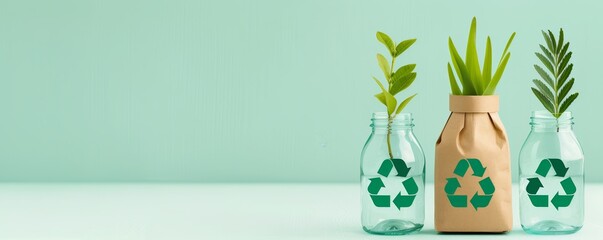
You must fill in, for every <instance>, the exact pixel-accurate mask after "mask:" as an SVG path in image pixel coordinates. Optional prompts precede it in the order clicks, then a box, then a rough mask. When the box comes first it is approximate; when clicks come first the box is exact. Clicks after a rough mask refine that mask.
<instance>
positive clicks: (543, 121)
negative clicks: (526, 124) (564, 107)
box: [530, 110, 574, 132]
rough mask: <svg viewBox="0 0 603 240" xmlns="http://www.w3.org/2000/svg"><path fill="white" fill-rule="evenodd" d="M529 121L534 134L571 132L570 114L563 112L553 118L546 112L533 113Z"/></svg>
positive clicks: (571, 120)
mask: <svg viewBox="0 0 603 240" xmlns="http://www.w3.org/2000/svg"><path fill="white" fill-rule="evenodd" d="M530 120H531V121H530V125H532V131H534V132H567V131H572V129H573V125H574V121H573V120H574V118H573V117H572V113H571V112H564V113H563V114H561V116H559V118H555V117H554V116H553V115H552V114H551V113H550V112H548V111H544V110H543V111H534V112H532V117H530Z"/></svg>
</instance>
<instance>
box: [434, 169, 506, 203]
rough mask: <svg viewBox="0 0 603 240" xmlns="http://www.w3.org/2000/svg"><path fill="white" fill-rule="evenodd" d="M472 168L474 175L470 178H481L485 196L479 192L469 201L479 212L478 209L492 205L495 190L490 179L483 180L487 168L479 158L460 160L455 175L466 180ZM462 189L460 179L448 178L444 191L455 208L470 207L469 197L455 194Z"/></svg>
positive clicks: (480, 183) (480, 184) (480, 182)
mask: <svg viewBox="0 0 603 240" xmlns="http://www.w3.org/2000/svg"><path fill="white" fill-rule="evenodd" d="M470 166H471V169H472V170H473V174H472V175H471V176H469V177H477V178H481V180H479V186H480V188H481V190H482V192H483V194H480V193H479V191H476V192H475V194H473V196H472V197H471V200H469V202H471V205H472V206H473V208H475V211H477V209H478V208H484V207H487V206H488V205H489V204H490V200H491V199H492V195H493V194H494V190H495V188H494V184H493V183H492V180H491V179H490V177H486V178H483V176H484V173H485V172H486V168H485V167H484V166H483V165H482V162H481V161H480V160H479V159H477V158H466V159H461V160H459V162H458V163H457V164H456V167H455V168H454V174H455V175H457V176H459V177H461V178H464V177H465V174H466V173H467V170H468V169H469V167H470ZM460 187H461V184H460V183H459V179H458V178H457V177H451V178H446V186H445V187H444V191H445V192H446V194H447V196H448V201H450V205H452V207H455V208H466V207H467V205H468V203H467V198H468V196H467V195H456V194H455V193H456V190H457V189H458V188H460Z"/></svg>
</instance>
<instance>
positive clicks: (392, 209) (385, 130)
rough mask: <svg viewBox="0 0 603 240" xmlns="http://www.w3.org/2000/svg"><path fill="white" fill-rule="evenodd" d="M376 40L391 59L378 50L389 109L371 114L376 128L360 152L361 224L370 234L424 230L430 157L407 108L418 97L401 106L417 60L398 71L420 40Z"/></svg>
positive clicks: (381, 86)
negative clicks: (427, 158)
mask: <svg viewBox="0 0 603 240" xmlns="http://www.w3.org/2000/svg"><path fill="white" fill-rule="evenodd" d="M377 39H378V40H379V42H381V43H382V44H383V45H384V46H385V47H386V48H387V51H388V53H389V55H390V57H391V60H388V59H387V58H386V57H385V56H383V55H382V54H377V62H378V64H379V67H380V68H381V70H382V71H383V74H384V78H385V82H386V83H387V86H385V85H384V84H383V83H382V82H381V81H380V80H379V79H377V78H376V77H373V79H374V80H375V82H376V83H377V85H378V86H379V89H380V90H381V92H380V93H378V94H376V95H375V97H376V98H377V99H378V100H379V102H381V103H382V104H384V105H385V108H386V111H385V112H376V113H373V115H372V119H371V120H372V124H371V127H372V132H371V134H370V136H369V138H368V140H367V141H366V143H365V145H364V148H363V150H362V155H361V163H360V165H361V167H360V174H361V186H362V190H361V191H362V194H361V202H362V227H363V229H364V230H365V231H366V232H369V233H373V234H384V235H400V234H407V233H411V232H416V231H419V230H421V228H422V227H423V223H424V218H425V188H424V185H425V184H424V182H425V155H424V154H423V150H422V148H421V145H420V144H419V142H418V140H417V138H416V137H415V135H414V133H413V126H414V123H413V118H412V115H411V114H410V113H403V112H402V110H403V109H404V107H406V105H407V104H408V103H409V102H410V101H411V100H412V99H413V98H414V97H415V96H416V94H413V95H410V96H408V97H407V98H405V99H404V100H403V101H401V102H400V103H399V104H398V100H397V99H396V97H395V96H396V95H397V94H399V93H401V92H403V91H404V90H405V89H407V88H408V87H409V86H410V85H411V84H412V83H413V81H414V80H415V78H416V76H417V74H416V72H414V69H415V64H407V65H404V66H401V67H399V68H397V69H396V67H395V66H396V60H397V59H398V57H400V55H401V54H402V53H403V52H404V51H406V50H407V49H408V48H409V47H410V46H411V45H412V44H413V43H414V42H415V39H409V40H404V41H402V42H400V43H395V42H394V41H393V40H392V39H391V38H390V37H389V36H388V35H386V34H385V33H382V32H377Z"/></svg>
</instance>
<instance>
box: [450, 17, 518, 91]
mask: <svg viewBox="0 0 603 240" xmlns="http://www.w3.org/2000/svg"><path fill="white" fill-rule="evenodd" d="M476 21H477V20H476V19H475V17H473V20H472V21H471V29H470V30H469V39H468V40H467V55H466V56H465V61H463V59H462V58H461V56H460V55H459V53H458V52H457V51H456V47H455V46H454V43H453V42H452V38H450V37H449V38H448V48H449V50H450V57H451V58H452V65H453V66H454V70H455V72H456V75H457V77H458V78H459V81H460V82H461V85H462V86H463V89H460V88H459V85H458V83H457V80H456V78H455V77H454V73H453V71H452V67H451V66H450V63H448V78H449V80H450V88H451V90H452V94H454V95H492V94H494V92H495V90H496V86H497V85H498V82H499V81H500V78H501V77H502V75H503V72H504V71H505V67H506V65H507V62H508V61H509V58H510V57H511V53H510V52H507V51H508V50H509V46H511V42H512V41H513V38H514V37H515V33H513V34H511V37H509V40H508V41H507V45H506V46H505V50H504V51H503V54H502V55H501V57H500V60H499V61H498V65H497V67H496V71H495V72H494V75H492V44H491V42H490V36H488V39H487V41H486V55H485V57H484V67H483V69H481V68H480V64H479V59H478V56H477V46H476V44H475V38H476V36H475V35H476V25H477V23H476Z"/></svg>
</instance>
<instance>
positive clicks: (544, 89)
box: [533, 79, 555, 102]
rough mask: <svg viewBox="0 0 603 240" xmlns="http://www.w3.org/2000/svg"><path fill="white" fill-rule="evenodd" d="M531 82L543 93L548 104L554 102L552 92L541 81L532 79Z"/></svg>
mask: <svg viewBox="0 0 603 240" xmlns="http://www.w3.org/2000/svg"><path fill="white" fill-rule="evenodd" d="M533 82H534V84H535V85H536V87H538V90H540V92H541V93H543V95H544V96H545V97H546V98H547V99H548V100H549V101H550V102H554V101H555V96H554V95H553V92H551V90H550V89H549V88H548V87H547V86H546V85H545V84H544V83H543V82H542V81H540V80H538V79H534V80H533Z"/></svg>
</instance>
